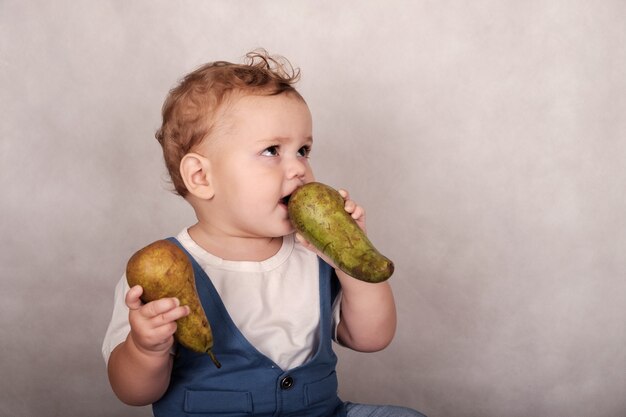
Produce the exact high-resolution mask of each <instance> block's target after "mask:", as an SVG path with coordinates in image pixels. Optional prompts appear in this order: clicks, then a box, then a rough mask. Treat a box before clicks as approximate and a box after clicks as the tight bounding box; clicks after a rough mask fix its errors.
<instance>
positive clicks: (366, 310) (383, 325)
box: [298, 190, 396, 352]
mask: <svg viewBox="0 0 626 417" xmlns="http://www.w3.org/2000/svg"><path fill="white" fill-rule="evenodd" d="M339 193H340V194H341V196H342V197H343V198H344V200H345V205H344V208H345V210H346V211H347V212H348V213H350V215H351V216H352V218H353V219H355V220H356V222H357V224H358V225H359V226H360V227H361V229H363V231H365V211H364V210H363V208H362V207H361V206H359V205H357V204H356V203H355V202H354V201H353V200H351V199H350V196H349V194H348V192H347V191H345V190H339ZM298 240H299V241H300V242H301V243H303V244H304V245H305V246H306V247H308V248H309V249H311V250H313V251H314V252H316V253H317V254H318V256H321V257H322V259H324V260H325V261H326V262H328V263H329V264H330V265H333V263H332V261H330V260H329V259H328V257H326V256H324V255H323V254H321V253H320V252H319V251H318V250H316V249H315V248H314V247H313V246H312V245H311V244H309V243H308V242H306V241H304V238H303V237H302V236H300V235H298ZM335 271H336V273H337V276H338V278H339V281H340V282H341V291H342V298H341V319H340V321H339V325H338V327H337V339H338V341H339V342H340V343H341V344H342V345H344V346H346V347H348V348H350V349H354V350H357V351H361V352H376V351H379V350H382V349H384V348H385V347H387V346H388V345H389V343H391V341H392V339H393V337H394V335H395V332H396V305H395V301H394V298H393V293H392V290H391V287H390V285H389V283H388V282H386V281H385V282H380V283H369V282H364V281H360V280H358V279H356V278H353V277H351V276H349V275H348V274H346V273H345V272H343V271H341V270H340V269H339V268H336V267H335Z"/></svg>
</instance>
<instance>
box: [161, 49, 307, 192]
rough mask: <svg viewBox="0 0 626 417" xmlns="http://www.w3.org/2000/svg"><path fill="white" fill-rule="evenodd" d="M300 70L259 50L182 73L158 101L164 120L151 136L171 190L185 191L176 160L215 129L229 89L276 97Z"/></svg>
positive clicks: (290, 86)
mask: <svg viewBox="0 0 626 417" xmlns="http://www.w3.org/2000/svg"><path fill="white" fill-rule="evenodd" d="M299 78H300V70H299V69H297V68H296V69H294V68H293V67H292V66H291V64H290V63H289V61H288V60H287V59H285V58H284V57H281V56H270V55H269V54H268V53H267V51H265V50H263V49H260V50H255V51H252V52H249V53H248V54H246V57H245V60H244V63H243V64H233V63H230V62H226V61H216V62H211V63H208V64H205V65H203V66H201V67H199V68H198V69H196V70H195V71H193V72H191V73H189V74H187V75H186V76H185V77H184V78H183V79H182V80H181V81H180V83H179V84H178V85H177V86H176V87H175V88H173V89H172V90H170V92H169V94H168V96H167V98H166V99H165V102H164V103H163V108H162V115H163V123H162V125H161V128H160V129H159V130H158V131H157V132H156V134H155V137H156V139H157V140H158V141H159V143H160V144H161V147H162V148H163V157H164V159H165V165H166V167H167V171H168V173H169V176H170V178H171V182H172V185H173V186H174V191H175V193H176V194H178V195H180V196H182V197H185V196H186V195H187V194H188V190H187V188H186V187H185V184H184V182H183V179H182V177H181V174H180V161H181V160H182V158H183V157H184V156H185V155H186V154H187V153H189V152H190V151H191V150H192V149H193V148H194V147H195V146H197V145H199V144H200V143H201V142H202V141H203V140H204V139H206V138H207V137H208V136H209V135H210V134H211V133H212V132H213V130H214V128H215V126H216V122H217V119H218V116H219V110H220V109H221V107H222V105H223V104H224V102H225V101H226V100H227V99H228V97H230V96H231V95H232V94H233V93H241V94H250V95H278V94H283V93H286V92H288V93H292V94H295V95H296V96H297V97H299V98H300V99H302V97H301V96H300V94H299V93H298V92H297V91H296V89H295V88H294V86H293V85H294V84H295V83H296V82H297V81H298V80H299Z"/></svg>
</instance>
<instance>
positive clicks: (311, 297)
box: [102, 229, 341, 370]
mask: <svg viewBox="0 0 626 417" xmlns="http://www.w3.org/2000/svg"><path fill="white" fill-rule="evenodd" d="M176 238H177V239H178V241H179V242H180V243H181V244H182V245H183V247H184V248H185V249H186V250H187V251H188V252H189V253H190V254H191V255H192V256H193V257H194V259H195V260H196V261H197V262H198V264H199V265H200V267H202V269H204V271H205V272H206V273H207V275H208V276H209V277H210V278H211V282H212V283H213V285H214V286H215V289H216V290H217V292H218V293H219V295H220V297H221V299H222V302H223V303H224V306H225V307H226V310H227V311H228V313H229V314H230V316H231V318H232V319H233V322H234V323H235V325H236V326H237V327H238V328H239V330H240V331H241V333H242V334H243V335H244V337H246V339H248V341H249V342H250V343H251V344H252V345H253V346H254V347H256V348H257V350H259V351H260V352H261V353H263V354H264V355H265V356H267V357H269V358H270V359H271V360H273V361H274V362H275V363H276V364H277V365H278V366H280V367H281V368H282V369H283V370H288V369H292V368H295V367H297V366H299V365H302V364H303V363H305V362H306V361H307V360H308V359H309V358H311V357H312V356H313V355H314V354H315V349H316V347H317V344H318V342H319V340H318V339H319V321H320V308H319V306H320V300H319V265H318V259H317V256H316V255H315V254H314V253H312V252H311V251H309V250H307V249H305V248H303V247H302V246H301V245H299V244H298V243H296V242H295V239H294V237H293V235H288V236H285V237H284V238H283V244H282V246H281V248H280V250H279V251H278V253H276V255H274V256H272V257H271V258H269V259H267V260H265V261H261V262H238V261H227V260H224V259H221V258H218V257H216V256H214V255H212V254H210V253H208V252H207V251H205V250H204V249H202V248H201V247H200V246H199V245H198V244H197V243H196V242H194V241H193V240H192V239H191V237H190V236H189V233H188V232H187V229H185V230H183V231H181V232H180V233H179V234H178V236H177V237H176ZM128 290H129V286H128V283H127V282H126V275H124V276H122V278H121V279H120V281H119V282H118V284H117V286H116V288H115V301H114V306H113V315H112V318H111V322H110V324H109V327H108V329H107V332H106V335H105V338H104V342H103V344H102V354H103V356H104V360H105V361H106V362H108V360H109V356H110V354H111V351H113V349H114V348H115V347H116V346H117V345H118V344H120V343H122V342H123V341H124V340H126V337H127V336H128V333H129V332H130V324H129V322H128V307H126V304H125V301H124V300H125V296H126V293H127V292H128ZM340 300H341V297H337V299H336V300H335V304H334V305H333V326H334V328H335V329H336V326H337V324H338V323H339V310H340Z"/></svg>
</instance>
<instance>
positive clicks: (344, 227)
mask: <svg viewBox="0 0 626 417" xmlns="http://www.w3.org/2000/svg"><path fill="white" fill-rule="evenodd" d="M344 204H345V202H344V199H343V197H341V194H339V192H338V191H337V190H335V189H334V188H332V187H329V186H328V185H325V184H322V183H319V182H311V183H308V184H305V185H303V186H302V187H300V188H298V189H296V191H294V192H293V194H292V195H291V196H290V197H289V202H288V204H287V208H288V211H289V219H290V221H291V223H292V225H293V227H294V228H295V229H296V231H297V232H298V233H300V234H301V235H302V236H303V237H304V238H305V239H306V240H307V241H309V242H310V243H311V244H312V245H313V246H315V247H316V248H317V249H318V250H319V251H320V252H322V253H323V254H324V255H326V256H327V257H328V258H330V260H331V261H332V262H333V263H334V264H335V266H336V267H337V268H339V269H341V270H342V271H344V272H345V273H346V274H348V275H350V276H351V277H354V278H357V279H360V280H361V281H366V282H372V283H375V282H382V281H385V280H387V279H388V278H389V277H390V276H391V275H392V274H393V270H394V266H393V262H391V261H390V260H389V259H388V258H386V257H385V256H383V255H382V254H381V253H380V252H379V251H378V250H377V249H376V248H375V247H374V245H373V244H372V243H371V242H370V240H369V239H368V238H367V236H366V235H365V232H363V230H362V229H361V228H360V227H359V225H358V224H357V223H356V221H355V220H354V219H353V218H352V216H351V215H350V214H349V213H347V212H346V210H345V209H344Z"/></svg>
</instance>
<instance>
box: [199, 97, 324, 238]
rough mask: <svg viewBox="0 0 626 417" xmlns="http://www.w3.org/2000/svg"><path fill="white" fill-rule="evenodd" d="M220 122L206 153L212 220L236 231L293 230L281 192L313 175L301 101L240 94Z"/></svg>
mask: <svg viewBox="0 0 626 417" xmlns="http://www.w3.org/2000/svg"><path fill="white" fill-rule="evenodd" d="M221 127H222V128H221V129H219V131H220V133H219V134H218V135H216V137H215V138H212V139H209V141H211V142H212V143H211V144H210V145H207V146H209V148H208V149H207V152H208V153H209V154H208V155H207V154H206V153H205V155H207V156H208V157H209V159H210V162H211V178H212V181H213V187H214V190H215V195H214V197H213V200H212V201H211V204H212V205H213V208H215V210H212V213H213V214H214V215H215V216H218V218H213V220H216V221H217V222H216V224H219V225H220V227H222V228H224V231H225V232H226V233H229V234H231V235H237V236H246V237H257V236H261V237H279V236H284V235H286V234H289V233H291V232H293V228H292V226H291V224H290V223H289V220H288V216H287V205H286V200H285V197H287V196H289V195H290V194H291V193H292V192H293V191H294V190H295V189H296V188H297V187H299V186H301V185H303V184H305V183H308V182H311V181H313V180H314V177H313V172H312V170H311V166H310V165H309V159H308V156H309V152H310V150H311V146H312V145H313V137H312V120H311V114H310V112H309V108H308V106H307V105H306V103H304V102H303V101H302V100H301V99H300V98H298V97H295V96H293V95H289V94H280V95H276V96H243V97H241V98H239V99H237V100H236V101H235V102H234V103H233V104H231V105H230V106H229V107H228V108H227V110H226V113H225V119H224V120H223V123H222V125H221ZM200 152H202V150H201V151H200Z"/></svg>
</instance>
